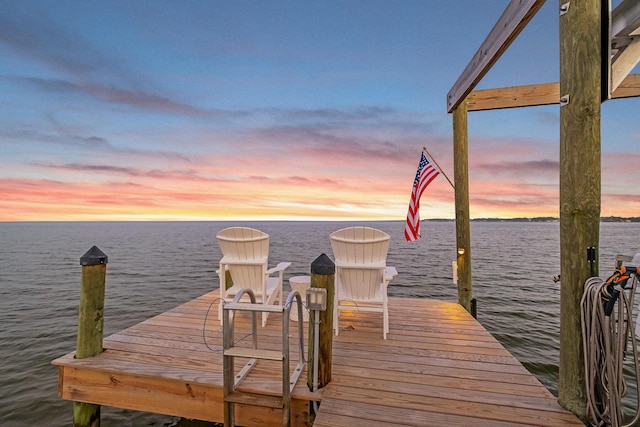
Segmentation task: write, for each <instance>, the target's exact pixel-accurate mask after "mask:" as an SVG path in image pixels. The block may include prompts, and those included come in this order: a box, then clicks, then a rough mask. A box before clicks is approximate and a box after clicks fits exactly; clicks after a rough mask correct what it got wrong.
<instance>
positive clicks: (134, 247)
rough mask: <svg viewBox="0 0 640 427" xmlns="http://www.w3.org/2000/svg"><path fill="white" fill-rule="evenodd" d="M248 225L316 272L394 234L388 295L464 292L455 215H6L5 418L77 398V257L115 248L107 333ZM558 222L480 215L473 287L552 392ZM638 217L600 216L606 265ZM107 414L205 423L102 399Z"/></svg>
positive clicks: (114, 422) (55, 422) (112, 420)
mask: <svg viewBox="0 0 640 427" xmlns="http://www.w3.org/2000/svg"><path fill="white" fill-rule="evenodd" d="M231 225H248V226H252V227H255V228H258V229H261V230H262V231H264V232H266V233H268V234H270V236H271V246H270V265H271V266H272V265H275V263H277V262H279V261H291V262H292V265H291V267H290V268H289V269H288V270H287V272H286V277H290V276H295V275H304V274H309V266H310V264H311V262H312V261H313V260H314V259H315V258H316V257H317V256H319V255H320V254H321V253H323V252H324V253H326V254H328V255H330V256H331V247H330V244H329V240H328V236H329V234H330V233H331V232H333V231H335V230H337V229H339V228H342V227H345V226H350V225H368V226H373V227H376V228H380V229H382V230H385V231H387V232H388V233H389V234H391V236H392V240H391V248H390V250H389V256H388V264H389V265H394V266H395V267H396V268H397V269H398V272H399V274H398V276H397V277H396V278H395V279H394V280H393V282H392V283H391V286H390V288H389V294H390V295H392V296H407V297H419V298H436V299H441V300H446V301H456V300H457V294H456V292H457V290H456V286H455V285H454V284H453V283H452V269H451V261H452V260H454V259H455V256H456V254H455V247H456V242H455V225H454V224H453V222H426V223H423V236H424V237H423V239H421V240H419V241H417V242H413V243H407V242H405V241H404V237H403V234H402V233H403V227H404V224H403V223H402V222H369V223H353V222H349V223H340V222H251V223H230V222H152V223H147V222H130V223H122V222H117V223H0V360H1V361H2V363H1V364H0V378H1V381H0V424H1V425H2V426H11V427H22V426H31V425H43V424H46V425H47V426H68V425H70V424H71V419H72V403H71V402H68V401H65V400H62V399H60V398H58V397H57V380H58V374H57V368H56V367H54V366H52V365H51V361H52V360H53V359H55V358H57V357H59V356H62V355H64V354H67V353H69V352H70V351H73V350H74V349H75V340H76V329H77V307H78V301H79V289H80V272H81V267H80V264H79V260H80V257H81V256H82V255H83V254H84V253H85V252H86V251H87V250H88V249H89V248H91V247H92V246H93V245H96V246H98V247H99V248H100V249H101V250H102V251H103V252H104V253H105V254H107V255H108V257H109V263H108V267H107V291H106V300H105V334H106V335H109V334H112V333H115V332H118V331H120V330H122V329H124V328H126V327H129V326H131V325H134V324H136V323H138V322H141V321H143V320H145V319H147V318H149V317H151V316H154V315H156V314H159V313H162V312H164V311H166V310H168V309H170V308H172V307H175V306H177V305H179V304H181V303H183V302H186V301H188V300H190V299H193V298H195V297H198V296H200V295H202V294H204V293H206V292H208V291H210V290H212V289H214V288H217V287H218V281H217V276H216V275H215V270H216V268H217V262H218V260H219V259H220V251H219V248H218V246H217V244H216V243H215V234H216V233H217V232H218V231H219V230H221V229H222V228H225V227H227V226H231ZM558 233H559V232H558V224H557V223H513V222H487V223H485V222H473V223H472V224H471V237H472V248H471V254H472V272H473V286H474V288H473V292H474V297H475V298H476V299H477V300H478V318H479V320H480V322H481V323H482V324H483V325H484V326H485V327H486V328H487V329H488V330H489V331H490V332H491V333H492V334H494V336H496V338H498V339H499V340H500V341H501V342H502V343H503V345H505V346H506V347H507V349H508V350H510V351H511V352H512V353H513V354H514V356H516V357H517V358H518V359H519V360H520V361H521V362H522V363H523V364H524V365H525V366H526V367H527V368H528V369H529V370H530V371H531V372H532V373H534V374H535V375H536V376H537V377H538V378H539V379H540V380H541V381H542V383H543V384H545V386H547V388H548V389H549V390H551V391H552V392H553V393H556V391H557V381H558V368H557V366H558V353H559V337H558V329H559V317H558V313H559V299H560V295H559V293H560V292H559V291H560V289H559V284H556V283H554V282H553V280H552V279H553V276H555V275H558V274H559V273H560V266H559V240H558V239H559V238H558ZM638 236H640V224H637V223H636V224H623V223H603V224H602V225H601V247H600V261H601V265H600V271H601V275H603V276H604V275H607V274H608V273H609V272H610V270H611V267H612V265H613V263H614V259H615V255H616V254H629V255H632V254H634V253H636V252H638V250H639V249H640V242H639V241H638ZM102 425H103V426H104V427H111V426H113V427H115V426H118V427H120V426H165V427H168V426H174V427H177V426H180V427H196V426H203V425H211V424H206V423H205V424H203V423H199V422H195V421H190V420H181V419H179V418H176V417H169V416H164V415H157V414H148V413H142V412H136V411H126V410H122V409H117V408H108V407H103V408H102Z"/></svg>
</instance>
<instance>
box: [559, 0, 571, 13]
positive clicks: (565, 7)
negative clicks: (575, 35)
mask: <svg viewBox="0 0 640 427" xmlns="http://www.w3.org/2000/svg"><path fill="white" fill-rule="evenodd" d="M570 5H571V2H570V1H568V2H566V3H563V4H562V6H560V16H562V15H564V14H565V13H567V12H569V6H570Z"/></svg>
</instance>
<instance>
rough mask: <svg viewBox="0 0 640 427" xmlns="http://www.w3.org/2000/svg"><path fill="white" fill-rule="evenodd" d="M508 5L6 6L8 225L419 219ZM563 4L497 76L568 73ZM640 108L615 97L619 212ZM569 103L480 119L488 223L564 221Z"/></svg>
mask: <svg viewBox="0 0 640 427" xmlns="http://www.w3.org/2000/svg"><path fill="white" fill-rule="evenodd" d="M508 3H509V2H508V0H461V1H459V2H455V5H456V6H455V7H453V3H451V2H443V1H436V0H415V1H414V0H405V1H400V0H386V1H379V0H327V1H300V0H291V1H278V0H274V1H257V0H256V1H245V0H234V1H216V0H211V1H204V0H203V1H190V0H186V1H162V0H158V1H142V0H139V1H129V0H127V1H81V2H80V1H64V0H61V1H55V2H52V1H38V0H34V1H20V2H17V1H13V0H0V11H1V12H0V221H94V220H101V221H103V220H114V221H119V220H141V221H149V220H257V219H264V220H404V218H405V217H406V213H407V208H408V203H409V197H410V194H411V185H412V183H413V179H414V176H415V173H416V168H417V166H418V161H419V158H420V152H421V150H422V147H427V149H428V150H429V152H430V153H431V155H432V157H433V158H434V159H435V161H436V162H437V163H438V164H439V165H440V167H441V169H442V170H443V172H444V174H446V175H447V176H448V177H449V178H450V179H451V180H453V131H452V116H451V114H448V113H447V105H446V95H447V92H448V91H449V90H450V89H451V87H452V86H453V84H454V83H455V81H456V80H457V78H458V76H459V75H460V74H461V73H462V71H463V70H464V68H465V67H466V65H467V63H468V62H469V61H470V60H471V59H472V57H473V55H474V54H475V52H476V50H477V49H478V48H479V47H480V45H481V43H482V41H483V40H484V39H485V37H486V36H487V34H488V33H489V31H490V30H491V28H492V27H493V25H494V24H495V22H496V21H497V19H498V18H499V17H500V15H501V14H502V12H503V11H504V9H505V7H506V6H507V4H508ZM615 3H617V2H614V5H615ZM557 8H558V3H557V2H556V1H548V2H546V3H545V5H544V6H543V7H542V9H541V10H540V11H539V12H538V14H537V15H536V16H535V17H534V19H533V20H532V22H531V23H530V24H529V26H528V27H527V28H525V30H524V31H523V32H522V33H521V35H520V36H519V37H518V39H516V41H515V42H514V43H513V44H512V45H511V47H510V48H509V49H508V50H507V52H506V53H505V54H504V55H503V56H502V58H501V59H500V60H499V61H498V63H497V64H496V65H495V66H494V67H493V69H492V70H491V71H490V72H489V73H488V74H487V75H486V77H485V78H484V79H483V81H482V82H481V83H480V84H479V86H478V87H477V89H486V88H496V87H506V86H516V85H526V84H535V83H547V82H557V81H558V80H559V41H558V11H557ZM637 72H638V67H636V69H635V70H634V73H637ZM639 106H640V100H639V99H637V98H630V99H616V100H610V101H606V102H605V103H604V104H603V105H602V130H601V133H602V216H611V215H614V216H640V188H639V186H638V185H637V183H638V178H639V175H640V171H639V170H638V165H639V164H640V154H639V151H638V148H637V147H638V143H639V142H640V123H639V121H638V119H637V117H638V107H639ZM559 113H560V112H559V106H557V105H553V106H541V107H529V108H520V109H508V110H495V111H483V112H470V113H469V118H468V120H469V188H470V214H471V217H472V218H479V217H482V218H484V217H497V218H507V217H537V216H554V217H557V216H558V215H559V201H558V197H559V190H558V182H559V162H558V156H559V134H560V130H559ZM420 215H421V217H422V218H423V219H427V218H454V216H455V207H454V192H453V189H452V188H451V185H450V184H449V182H448V181H447V180H446V179H445V178H444V177H443V176H439V177H438V178H437V179H436V180H435V181H434V182H433V183H432V184H431V185H430V186H429V188H427V190H426V191H425V193H424V194H423V196H422V200H421V209H420Z"/></svg>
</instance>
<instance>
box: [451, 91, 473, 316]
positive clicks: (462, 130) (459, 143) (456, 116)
mask: <svg viewBox="0 0 640 427" xmlns="http://www.w3.org/2000/svg"><path fill="white" fill-rule="evenodd" d="M468 135H469V126H468V121H467V102H466V100H463V101H462V102H461V103H460V104H459V105H458V106H457V107H456V109H455V110H453V173H454V182H455V183H456V186H455V188H454V192H455V202H456V245H457V248H456V252H457V258H456V265H457V269H458V304H460V305H461V306H463V307H464V308H465V309H466V310H467V311H468V312H469V313H471V300H472V299H473V287H472V279H471V226H470V220H469V136H468Z"/></svg>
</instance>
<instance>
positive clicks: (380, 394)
mask: <svg viewBox="0 0 640 427" xmlns="http://www.w3.org/2000/svg"><path fill="white" fill-rule="evenodd" d="M330 399H339V400H344V401H349V402H364V403H375V402H378V403H380V402H383V406H390V407H395V408H401V409H413V410H421V409H423V408H425V407H428V408H429V412H436V413H441V414H452V415H456V414H465V415H468V416H473V417H474V418H479V419H487V420H495V421H504V422H511V421H512V422H520V423H524V424H530V425H544V426H570V425H575V426H582V425H583V424H582V423H581V422H579V421H578V420H577V418H575V417H574V416H573V415H571V414H569V413H567V412H566V411H542V410H539V409H529V408H518V407H514V406H512V405H510V402H508V401H505V402H503V403H502V404H485V403H477V402H469V401H466V400H464V399H444V398H441V397H438V396H433V395H413V394H409V393H398V392H391V391H386V390H372V389H362V388H353V387H349V386H342V385H338V384H332V385H331V387H330V388H328V389H327V390H326V391H325V394H324V396H323V401H325V402H326V401H327V400H330Z"/></svg>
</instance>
